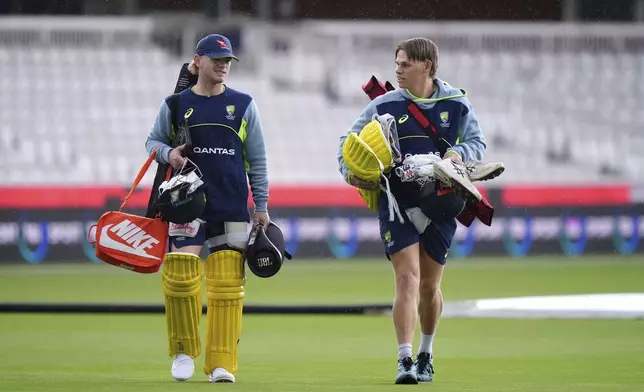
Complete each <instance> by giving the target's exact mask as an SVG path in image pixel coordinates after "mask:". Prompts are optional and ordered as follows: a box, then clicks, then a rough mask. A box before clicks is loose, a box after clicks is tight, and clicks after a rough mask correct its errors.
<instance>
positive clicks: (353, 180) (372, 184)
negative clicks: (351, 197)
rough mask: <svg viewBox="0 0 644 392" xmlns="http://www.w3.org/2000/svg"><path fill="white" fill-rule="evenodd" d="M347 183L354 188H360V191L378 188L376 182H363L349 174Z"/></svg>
mask: <svg viewBox="0 0 644 392" xmlns="http://www.w3.org/2000/svg"><path fill="white" fill-rule="evenodd" d="M348 181H349V184H351V185H353V186H355V187H356V188H360V189H376V188H378V183H377V182H370V181H365V180H363V179H361V178H358V177H356V176H354V175H353V174H352V173H349V176H348Z"/></svg>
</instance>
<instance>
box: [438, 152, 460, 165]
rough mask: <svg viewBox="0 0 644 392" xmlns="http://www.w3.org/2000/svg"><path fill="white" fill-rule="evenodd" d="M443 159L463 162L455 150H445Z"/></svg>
mask: <svg viewBox="0 0 644 392" xmlns="http://www.w3.org/2000/svg"><path fill="white" fill-rule="evenodd" d="M443 159H451V160H452V161H454V162H461V163H462V162H463V160H462V159H461V156H460V155H458V153H457V152H455V151H447V152H446V153H445V156H444V157H443Z"/></svg>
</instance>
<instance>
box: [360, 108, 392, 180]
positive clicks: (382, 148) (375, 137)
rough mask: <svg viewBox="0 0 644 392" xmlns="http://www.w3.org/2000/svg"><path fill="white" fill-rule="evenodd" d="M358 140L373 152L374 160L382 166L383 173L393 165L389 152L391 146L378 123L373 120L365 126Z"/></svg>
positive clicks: (390, 152)
mask: <svg viewBox="0 0 644 392" xmlns="http://www.w3.org/2000/svg"><path fill="white" fill-rule="evenodd" d="M360 139H362V140H363V141H364V142H365V143H367V145H368V146H369V147H370V148H371V150H373V152H374V154H376V158H378V160H379V161H380V162H381V163H382V165H383V166H384V171H385V172H387V171H388V170H389V168H390V167H391V165H392V164H393V163H394V157H393V154H392V151H391V145H390V144H389V140H387V138H386V137H385V134H384V133H383V131H382V126H381V125H380V122H378V121H377V120H373V121H371V122H370V123H368V124H367V125H365V126H364V128H362V131H360Z"/></svg>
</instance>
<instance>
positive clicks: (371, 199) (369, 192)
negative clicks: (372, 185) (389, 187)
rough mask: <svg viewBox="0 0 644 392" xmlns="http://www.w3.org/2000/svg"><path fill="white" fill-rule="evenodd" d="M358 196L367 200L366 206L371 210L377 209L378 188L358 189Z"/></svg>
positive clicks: (378, 199)
mask: <svg viewBox="0 0 644 392" xmlns="http://www.w3.org/2000/svg"><path fill="white" fill-rule="evenodd" d="M358 192H360V196H362V199H364V201H365V202H367V207H368V208H369V209H370V210H371V211H374V212H375V211H378V202H379V201H380V189H360V188H358Z"/></svg>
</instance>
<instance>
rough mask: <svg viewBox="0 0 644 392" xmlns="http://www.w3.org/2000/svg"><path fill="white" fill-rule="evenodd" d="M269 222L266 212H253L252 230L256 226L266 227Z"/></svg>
mask: <svg viewBox="0 0 644 392" xmlns="http://www.w3.org/2000/svg"><path fill="white" fill-rule="evenodd" d="M270 222H271V218H270V217H269V216H268V212H267V211H255V213H254V214H253V228H255V226H257V225H262V226H264V227H268V224H269V223H270Z"/></svg>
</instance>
